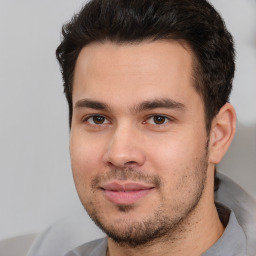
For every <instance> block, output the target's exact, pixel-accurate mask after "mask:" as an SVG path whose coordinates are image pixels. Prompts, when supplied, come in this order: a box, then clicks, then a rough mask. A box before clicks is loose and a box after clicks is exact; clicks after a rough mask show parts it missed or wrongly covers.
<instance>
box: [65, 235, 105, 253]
mask: <svg viewBox="0 0 256 256" xmlns="http://www.w3.org/2000/svg"><path fill="white" fill-rule="evenodd" d="M106 250H107V239H106V238H101V239H97V240H94V241H91V242H88V243H85V244H83V245H80V246H78V247H77V248H74V249H72V250H71V251H69V252H68V253H66V254H65V255H64V256H82V255H87V256H104V255H106Z"/></svg>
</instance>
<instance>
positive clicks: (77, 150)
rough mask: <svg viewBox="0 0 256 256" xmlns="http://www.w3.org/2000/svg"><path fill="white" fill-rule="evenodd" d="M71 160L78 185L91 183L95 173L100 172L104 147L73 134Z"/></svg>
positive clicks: (71, 138) (71, 137)
mask: <svg viewBox="0 0 256 256" xmlns="http://www.w3.org/2000/svg"><path fill="white" fill-rule="evenodd" d="M70 158H71V165H72V172H73V176H74V179H75V182H76V183H80V182H83V183H84V184H85V183H89V181H90V179H91V177H92V176H93V175H94V174H95V172H97V171H100V170H101V169H102V167H101V160H100V159H101V158H102V145H101V144H100V143H99V142H97V141H91V140H90V139H89V138H85V137H84V136H79V135H77V134H75V135H74V133H73V134H72V133H71V136H70Z"/></svg>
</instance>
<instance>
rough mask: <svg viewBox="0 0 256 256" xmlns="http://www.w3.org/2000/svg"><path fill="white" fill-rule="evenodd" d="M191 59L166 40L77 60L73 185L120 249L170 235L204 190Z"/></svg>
mask: <svg viewBox="0 0 256 256" xmlns="http://www.w3.org/2000/svg"><path fill="white" fill-rule="evenodd" d="M192 59H193V57H192V54H191V53H190V51H189V50H188V49H187V48H185V47H184V46H183V45H181V44H180V43H178V42H174V41H168V42H164V41H158V42H144V43H140V44H133V45H132V44H126V45H117V44H114V43H107V42H106V43H103V44H100V43H99V44H96V43H95V44H91V45H89V46H86V47H85V48H83V49H82V51H81V53H80V55H79V57H78V60H77V64H76V68H75V75H74V83H73V98H72V99H73V117H72V124H71V134H70V153H71V163H72V170H73V176H74V180H75V185H76V188H77V191H78V194H79V197H80V200H81V202H82V204H83V205H84V207H85V209H86V210H87V212H88V213H89V215H90V216H91V218H92V219H93V220H94V221H95V222H96V224H97V225H99V226H100V227H101V228H102V229H103V230H104V231H105V232H106V233H107V235H108V236H109V237H111V238H112V239H113V240H114V241H116V242H119V243H121V244H127V245H130V246H136V245H141V244H145V243H148V242H150V241H153V240H155V239H157V238H159V237H163V236H167V235H170V234H171V233H174V231H175V230H176V231H177V227H178V226H179V224H180V223H182V221H184V220H185V219H186V218H188V216H190V214H191V213H192V212H193V211H195V209H196V208H197V206H198V205H199V202H200V200H201V198H202V195H203V194H204V191H205V189H206V188H205V180H206V173H207V166H208V160H207V159H208V155H207V141H208V138H207V134H206V130H205V120H204V107H203V102H202V99H201V98H200V96H199V95H198V94H197V93H196V91H195V89H194V87H193V79H192V65H193V63H192Z"/></svg>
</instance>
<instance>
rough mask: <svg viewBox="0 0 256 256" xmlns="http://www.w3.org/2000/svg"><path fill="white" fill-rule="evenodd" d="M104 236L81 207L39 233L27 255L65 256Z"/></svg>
mask: <svg viewBox="0 0 256 256" xmlns="http://www.w3.org/2000/svg"><path fill="white" fill-rule="evenodd" d="M104 236H105V234H104V233H102V232H101V231H100V230H99V229H98V228H97V227H96V225H95V224H94V223H93V222H92V221H91V219H90V218H89V216H88V215H87V213H86V212H85V210H84V209H83V208H82V207H81V209H78V210H74V211H73V213H72V214H71V215H69V216H68V217H66V218H64V219H61V220H59V221H57V222H56V223H54V224H53V225H51V226H50V227H49V228H47V229H46V230H45V231H43V232H42V233H41V234H39V235H38V236H37V237H36V239H35V241H34V242H33V244H32V245H31V247H30V250H29V252H28V254H27V256H45V255H54V256H63V255H64V254H65V253H67V252H69V251H70V250H72V249H73V248H77V247H79V246H80V245H83V244H85V243H87V242H88V241H92V240H95V239H98V238H101V237H104Z"/></svg>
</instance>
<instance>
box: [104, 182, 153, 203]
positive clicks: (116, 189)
mask: <svg viewBox="0 0 256 256" xmlns="http://www.w3.org/2000/svg"><path fill="white" fill-rule="evenodd" d="M100 188H101V190H102V191H103V193H104V195H105V197H106V198H107V199H108V200H109V201H111V202H113V203H115V204H122V205H129V204H133V203H135V202H136V201H138V200H139V199H142V198H144V197H145V196H147V195H148V194H149V193H150V192H152V190H154V186H150V185H145V184H140V183H134V182H128V183H127V182H126V183H121V182H109V183H107V184H105V185H103V186H102V187H100Z"/></svg>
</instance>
